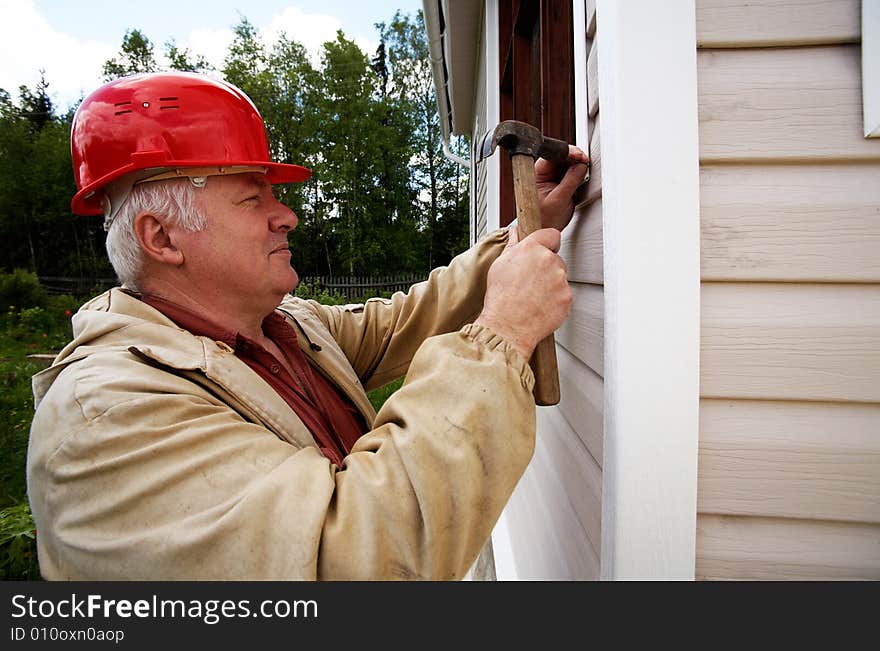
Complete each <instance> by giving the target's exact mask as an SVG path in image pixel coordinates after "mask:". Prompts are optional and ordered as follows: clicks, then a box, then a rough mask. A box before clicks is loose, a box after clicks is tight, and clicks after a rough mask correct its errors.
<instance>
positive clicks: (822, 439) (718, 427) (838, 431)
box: [698, 400, 880, 524]
mask: <svg viewBox="0 0 880 651" xmlns="http://www.w3.org/2000/svg"><path fill="white" fill-rule="evenodd" d="M698 510H699V511H700V512H702V513H716V514H728V515H755V516H758V515H764V516H777V517H786V518H801V519H815V520H847V521H853V522H872V523H875V524H880V405H846V404H834V403H796V402H771V401H723V400H703V401H702V402H701V404H700V466H699V492H698Z"/></svg>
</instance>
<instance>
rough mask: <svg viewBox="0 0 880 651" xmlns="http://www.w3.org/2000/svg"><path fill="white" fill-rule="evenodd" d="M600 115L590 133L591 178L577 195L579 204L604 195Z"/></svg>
mask: <svg viewBox="0 0 880 651" xmlns="http://www.w3.org/2000/svg"><path fill="white" fill-rule="evenodd" d="M599 121H600V116H599V114H596V117H595V119H594V120H592V122H591V126H592V131H593V133H592V134H591V135H590V180H589V181H587V183H586V184H585V185H582V186H581V187H580V188H579V189H578V192H577V194H576V195H575V203H576V204H577V205H579V206H583V205H585V204H590V203H592V202H594V201H596V200H597V199H599V198H600V197H601V196H602V145H601V142H600V141H599V130H600V129H599Z"/></svg>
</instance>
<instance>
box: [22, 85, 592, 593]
mask: <svg viewBox="0 0 880 651" xmlns="http://www.w3.org/2000/svg"><path fill="white" fill-rule="evenodd" d="M71 148H72V153H73V161H74V169H75V176H76V181H77V187H78V189H79V192H78V193H77V194H76V196H75V197H74V199H73V202H72V206H73V209H74V211H75V212H78V213H81V214H99V213H101V212H103V214H104V216H105V226H106V227H107V228H108V235H107V250H108V254H109V256H110V259H111V262H112V263H113V265H114V268H115V269H116V271H117V274H118V275H119V278H120V281H121V282H122V287H121V288H116V289H113V290H111V291H109V292H107V293H105V294H103V295H101V296H98V297H97V298H95V299H93V300H92V301H90V302H89V303H87V304H86V305H84V306H83V308H82V309H81V310H80V311H79V313H78V314H77V315H76V316H75V317H74V319H73V329H74V340H73V341H72V342H71V343H70V344H69V345H68V346H67V347H66V348H65V349H64V350H63V351H62V352H61V353H60V354H59V355H58V357H57V359H56V360H55V362H54V364H53V365H52V367H50V368H49V369H47V370H46V371H44V372H42V373H40V374H39V375H37V376H35V378H34V382H33V386H34V395H35V399H36V403H37V410H36V414H35V417H34V422H33V427H32V430H31V441H30V448H29V452H28V491H29V498H30V502H31V506H32V510H33V514H34V519H35V522H36V525H37V530H38V532H39V533H38V548H39V558H40V566H41V571H42V573H43V575H44V576H45V577H46V578H48V579H78V580H95V579H99V580H100V579H375V578H379V579H402V578H406V579H409V578H424V579H455V578H461V577H462V575H463V574H464V573H465V572H466V571H467V569H468V568H469V567H470V565H471V564H472V563H473V561H474V560H475V558H476V556H477V554H478V552H479V550H480V548H481V546H482V545H483V543H484V542H485V541H486V539H487V537H488V536H489V533H490V532H491V529H492V527H493V525H494V523H495V521H496V519H497V518H498V516H499V514H500V512H501V509H502V508H503V507H504V504H505V502H506V501H507V499H508V497H509V496H510V494H511V492H512V490H513V488H514V486H515V485H516V482H517V481H518V479H519V477H520V476H521V474H522V472H523V471H524V469H525V466H526V464H527V463H528V461H529V459H530V457H531V454H532V451H533V446H534V436H535V429H534V428H535V424H534V417H535V405H534V402H533V399H532V395H531V388H532V385H533V376H532V373H531V370H530V369H529V367H528V365H527V360H528V359H529V357H530V355H531V353H532V350H533V349H534V347H535V344H536V343H537V342H538V341H540V340H541V339H543V338H544V337H545V336H546V335H547V334H549V333H550V332H552V331H553V330H554V329H555V328H556V327H558V325H559V324H560V323H561V322H562V320H563V319H564V318H565V316H566V314H567V312H568V310H569V307H570V303H571V294H570V291H569V289H568V285H567V282H566V279H565V267H564V265H563V263H562V261H561V260H560V258H559V256H558V255H556V253H555V251H556V250H557V249H558V246H559V237H560V236H559V230H561V228H563V227H564V226H565V224H566V223H567V222H568V220H569V219H570V218H571V214H572V205H571V196H572V192H573V190H574V188H575V187H576V186H577V185H578V184H579V182H580V181H581V180H582V179H583V178H584V175H585V172H586V165H585V162H586V157H585V155H584V154H583V152H581V151H580V150H578V149H574V148H573V149H572V154H571V158H572V164H571V165H570V167H569V168H568V170H567V172H566V173H565V175H564V178H563V179H562V181H561V182H560V183H559V184H558V185H557V183H556V182H554V181H553V180H552V178H551V177H552V174H554V173H555V171H554V170H551V169H549V167H550V166H549V164H547V163H546V161H542V162H540V164H538V165H536V168H537V173H538V175H539V177H540V179H541V181H542V194H543V196H544V199H543V206H542V207H543V210H544V212H545V213H546V220H545V221H546V224H545V225H547V226H553V227H555V228H548V229H544V230H541V231H538V232H537V233H534V234H533V235H532V236H530V237H528V238H525V239H524V240H523V241H521V242H518V241H517V236H516V231H515V229H513V228H511V229H502V230H500V231H498V232H495V233H492V234H490V235H489V236H488V237H486V238H485V239H484V240H483V241H482V242H481V243H479V244H478V245H476V246H475V247H473V248H472V249H471V250H469V251H467V252H465V253H463V254H461V255H460V256H458V257H457V258H456V259H454V260H453V261H452V262H451V263H450V265H449V266H448V267H446V268H441V269H437V270H434V271H433V272H432V274H431V276H430V278H429V279H428V280H427V281H425V282H424V283H421V284H419V285H416V286H414V287H413V288H412V290H411V291H410V292H408V294H406V295H404V294H402V293H398V294H396V295H395V296H394V297H393V298H392V299H390V300H370V301H368V302H367V303H366V304H365V305H361V306H345V307H338V306H337V307H328V306H322V305H319V304H317V303H315V302H311V301H304V300H300V299H297V298H294V297H293V296H291V295H290V294H289V292H290V291H292V290H293V289H294V287H295V286H296V283H297V275H296V272H295V271H294V270H293V269H292V268H291V266H290V252H289V250H288V248H287V247H288V244H287V234H288V232H289V231H291V230H292V229H294V228H295V227H296V225H297V217H296V215H294V213H293V212H292V211H291V210H290V209H288V208H287V207H286V206H284V205H283V204H281V203H279V202H278V201H277V200H276V199H275V197H274V196H273V194H272V184H273V183H286V182H296V181H302V180H304V179H306V178H308V176H309V171H308V170H306V169H304V168H301V167H298V166H294V165H283V164H278V163H273V162H272V161H271V160H270V157H269V152H268V147H267V142H266V134H265V128H264V126H263V122H262V119H261V118H260V116H259V113H258V112H257V109H256V108H255V107H254V106H253V104H252V103H251V102H250V100H249V99H248V98H247V97H246V96H245V95H244V94H243V93H242V92H241V91H239V90H238V89H237V88H234V87H232V86H230V85H229V84H225V83H222V82H217V81H213V80H210V79H207V78H204V77H201V76H198V75H192V74H184V73H169V74H162V73H160V74H150V75H140V76H134V77H129V78H124V79H121V80H117V81H115V82H111V83H110V84H107V85H105V86H104V87H102V88H100V89H98V90H97V91H95V92H94V93H93V94H92V95H91V96H89V97H88V98H86V99H85V100H84V101H83V103H82V105H81V106H80V108H79V109H78V111H77V115H76V117H75V120H74V124H73V128H72V131H71ZM404 374H406V375H407V380H406V383H405V384H404V386H403V387H402V388H401V389H400V390H399V391H398V392H396V393H395V394H394V395H393V396H392V397H391V398H390V399H389V400H388V401H387V402H386V404H385V405H384V407H383V408H382V410H381V412H380V413H379V415H378V416H377V415H376V414H375V413H374V411H373V410H372V408H371V406H370V403H369V401H368V400H367V397H366V394H365V389H369V388H372V387H376V386H381V385H383V384H385V383H387V382H389V381H391V380H393V379H395V378H398V377H400V376H402V375H404Z"/></svg>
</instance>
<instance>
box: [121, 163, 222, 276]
mask: <svg viewBox="0 0 880 651" xmlns="http://www.w3.org/2000/svg"><path fill="white" fill-rule="evenodd" d="M196 192H197V188H196V187H194V184H193V183H192V182H191V181H190V179H188V178H180V179H170V180H163V181H153V182H148V183H141V184H138V185H135V186H134V187H133V188H131V194H129V195H128V198H127V199H125V201H124V203H123V204H122V205H121V206H120V207H119V209H118V211H117V212H116V215H115V216H114V217H113V220H112V222H111V223H110V226H109V228H107V256H108V257H109V258H110V264H112V265H113V270H114V271H115V272H116V276H117V277H118V278H119V282H120V283H122V284H123V285H125V286H126V287H128V288H130V289H134V290H137V289H139V287H138V284H139V281H140V278H141V274H142V272H143V264H144V256H143V251H142V250H141V245H140V242H138V238H137V235H136V234H135V230H134V220H135V217H137V216H138V215H139V214H141V213H143V212H148V213H152V214H154V215H157V216H160V217H165V218H166V219H167V220H168V221H169V222H170V223H172V224H176V225H178V226H180V227H182V228H183V229H184V230H187V231H190V232H198V231H201V230H203V229H204V228H205V226H206V225H207V223H208V216H207V215H206V214H205V213H204V211H203V210H202V209H201V208H200V207H199V206H198V202H197V201H196ZM108 207H109V204H108Z"/></svg>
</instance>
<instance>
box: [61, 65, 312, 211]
mask: <svg viewBox="0 0 880 651" xmlns="http://www.w3.org/2000/svg"><path fill="white" fill-rule="evenodd" d="M70 150H71V155H72V157H73V175H74V177H75V179H76V187H77V190H78V192H77V193H76V195H74V197H73V201H71V203H70V205H71V208H72V209H73V212H75V213H77V214H80V215H100V214H101V213H102V208H101V198H102V196H103V192H102V190H103V189H104V187H105V186H106V185H107V184H108V183H111V182H112V181H115V180H116V179H118V178H120V177H121V176H123V175H125V174H129V173H130V172H136V171H139V170H146V169H153V168H155V169H157V170H162V169H166V168H186V167H213V166H217V167H229V166H261V167H265V168H266V177H267V178H268V180H269V182H270V183H293V182H295V181H305V180H306V179H307V178H309V176H311V170H308V169H306V168H305V167H300V166H299V165H285V164H282V163H273V162H272V161H271V159H270V156H269V143H268V139H267V137H266V127H265V125H264V124H263V118H262V117H261V116H260V113H259V111H257V108H256V107H255V106H254V104H253V103H252V102H251V100H250V99H249V98H248V96H247V95H245V94H244V93H243V92H242V91H241V90H239V89H238V88H236V87H235V86H233V85H232V84H229V83H227V82H224V81H216V80H214V79H210V78H208V77H205V76H202V75H198V74H194V73H188V72H163V73H151V74H141V75H132V76H130V77H123V78H121V79H117V80H115V81H111V82H110V83H108V84H106V85H104V86H101V88H99V89H98V90H96V91H95V92H93V93H92V94H91V95H89V96H88V97H87V98H86V99H84V100H83V102H82V104H80V106H79V108H78V109H77V111H76V115H75V116H74V118H73V127H72V128H71V132H70Z"/></svg>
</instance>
